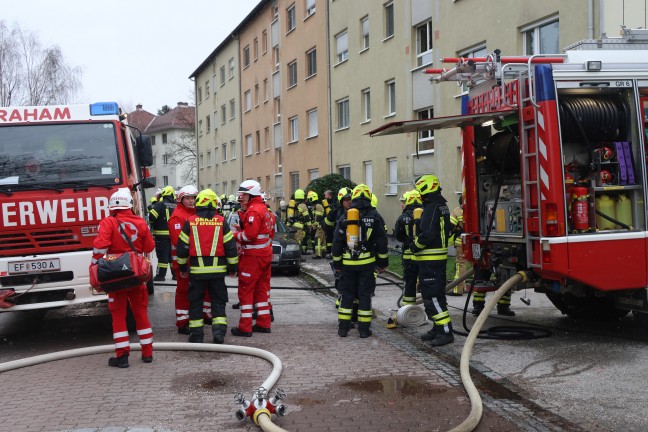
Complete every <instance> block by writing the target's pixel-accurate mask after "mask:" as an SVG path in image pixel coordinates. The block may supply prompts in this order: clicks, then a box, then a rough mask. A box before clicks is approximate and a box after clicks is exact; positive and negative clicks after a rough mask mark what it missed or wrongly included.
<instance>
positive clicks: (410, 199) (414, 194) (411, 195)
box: [405, 190, 423, 205]
mask: <svg viewBox="0 0 648 432" xmlns="http://www.w3.org/2000/svg"><path fill="white" fill-rule="evenodd" d="M405 194H407V199H406V200H405V205H412V204H423V201H421V194H420V193H419V191H417V190H411V191H408V192H405Z"/></svg>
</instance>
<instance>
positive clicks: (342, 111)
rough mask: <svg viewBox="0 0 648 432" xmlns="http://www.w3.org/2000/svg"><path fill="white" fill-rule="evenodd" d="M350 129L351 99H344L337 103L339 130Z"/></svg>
mask: <svg viewBox="0 0 648 432" xmlns="http://www.w3.org/2000/svg"><path fill="white" fill-rule="evenodd" d="M348 127H349V99H348V98H347V99H343V100H341V101H338V102H337V128H338V129H345V128H348Z"/></svg>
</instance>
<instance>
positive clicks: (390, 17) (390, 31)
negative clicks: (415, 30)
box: [385, 2, 394, 39]
mask: <svg viewBox="0 0 648 432" xmlns="http://www.w3.org/2000/svg"><path fill="white" fill-rule="evenodd" d="M392 36H394V4H393V3H391V2H390V3H387V4H386V5H385V39H387V38H390V37H392Z"/></svg>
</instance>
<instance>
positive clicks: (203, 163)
mask: <svg viewBox="0 0 648 432" xmlns="http://www.w3.org/2000/svg"><path fill="white" fill-rule="evenodd" d="M198 160H199V161H200V169H203V168H204V167H205V159H204V156H203V154H202V153H200V157H199V158H198Z"/></svg>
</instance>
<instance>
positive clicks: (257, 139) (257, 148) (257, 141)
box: [256, 131, 261, 154]
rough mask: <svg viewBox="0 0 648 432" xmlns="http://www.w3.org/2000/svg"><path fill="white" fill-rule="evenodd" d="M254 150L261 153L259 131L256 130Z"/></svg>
mask: <svg viewBox="0 0 648 432" xmlns="http://www.w3.org/2000/svg"><path fill="white" fill-rule="evenodd" d="M256 152H257V154H259V153H261V132H259V131H256Z"/></svg>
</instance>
